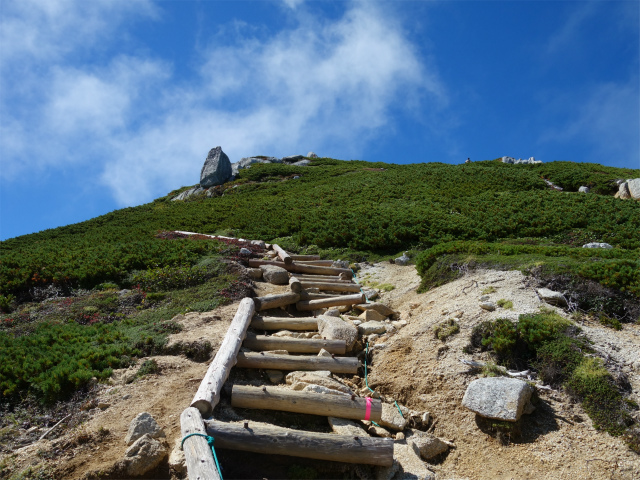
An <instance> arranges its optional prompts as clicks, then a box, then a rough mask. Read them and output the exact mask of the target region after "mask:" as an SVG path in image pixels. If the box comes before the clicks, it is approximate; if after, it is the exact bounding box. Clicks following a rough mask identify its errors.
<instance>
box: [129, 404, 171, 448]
mask: <svg viewBox="0 0 640 480" xmlns="http://www.w3.org/2000/svg"><path fill="white" fill-rule="evenodd" d="M144 435H149V437H150V438H159V437H164V430H162V428H161V427H160V425H158V423H157V422H156V421H155V419H154V418H153V417H152V416H151V414H149V413H147V412H142V413H139V414H138V415H136V417H135V418H134V419H133V420H131V423H130V424H129V430H128V431H127V436H126V437H125V439H124V441H125V442H126V444H127V445H131V444H132V443H134V442H135V441H136V440H138V439H139V438H141V437H142V436H144Z"/></svg>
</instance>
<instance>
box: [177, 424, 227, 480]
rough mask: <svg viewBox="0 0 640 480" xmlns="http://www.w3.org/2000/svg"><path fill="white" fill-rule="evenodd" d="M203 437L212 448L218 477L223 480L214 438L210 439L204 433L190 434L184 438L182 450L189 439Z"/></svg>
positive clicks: (181, 445)
mask: <svg viewBox="0 0 640 480" xmlns="http://www.w3.org/2000/svg"><path fill="white" fill-rule="evenodd" d="M194 436H195V437H203V438H205V439H206V440H207V443H208V444H209V446H210V447H211V452H212V453H213V459H214V460H215V461H216V468H217V469H218V475H220V480H222V471H221V470H220V464H219V463H218V456H217V455H216V449H215V448H213V442H214V440H215V439H214V438H213V437H210V436H209V435H204V434H202V433H190V434H189V435H187V436H186V437H184V438H183V439H182V443H181V444H180V448H183V447H184V441H185V440H186V439H187V438H189V437H194Z"/></svg>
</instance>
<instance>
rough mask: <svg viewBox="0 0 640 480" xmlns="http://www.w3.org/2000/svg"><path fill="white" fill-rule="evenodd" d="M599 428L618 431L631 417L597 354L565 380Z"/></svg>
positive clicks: (622, 431)
mask: <svg viewBox="0 0 640 480" xmlns="http://www.w3.org/2000/svg"><path fill="white" fill-rule="evenodd" d="M567 386H568V387H569V389H570V390H571V391H572V392H573V393H574V394H575V395H576V396H577V397H578V398H580V399H582V404H583V406H584V409H585V410H586V412H587V413H588V414H589V417H591V419H592V420H593V424H594V426H595V427H596V428H598V429H603V430H605V431H607V432H608V433H610V434H611V435H621V434H623V433H624V432H625V430H626V429H627V426H628V425H627V424H628V423H630V424H632V423H633V421H632V420H631V419H630V418H629V414H628V413H627V412H626V411H625V410H624V409H623V408H622V405H623V401H622V395H621V394H620V392H619V391H618V388H617V387H616V386H615V383H614V381H613V378H612V377H611V374H610V373H609V372H608V370H607V369H606V368H605V367H604V365H603V363H602V360H601V359H600V358H590V357H588V358H585V359H584V360H583V361H582V362H581V363H580V365H578V366H577V367H576V368H575V370H574V371H573V374H572V375H571V377H570V378H569V381H568V382H567Z"/></svg>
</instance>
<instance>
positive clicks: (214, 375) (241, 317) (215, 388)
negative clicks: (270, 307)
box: [191, 297, 255, 418]
mask: <svg viewBox="0 0 640 480" xmlns="http://www.w3.org/2000/svg"><path fill="white" fill-rule="evenodd" d="M254 312H255V304H254V302H253V300H252V299H251V298H248V297H247V298H243V299H242V300H241V301H240V305H239V306H238V310H237V312H236V315H235V316H234V317H233V320H232V321H231V325H229V329H228V330H227V334H226V335H225V336H224V340H222V345H220V349H219V350H218V352H217V353H216V356H215V357H214V358H213V361H212V362H211V364H210V365H209V368H208V369H207V373H206V374H205V376H204V378H203V379H202V382H200V386H199V387H198V391H197V392H196V395H195V397H193V400H192V401H191V406H192V407H195V408H197V409H198V410H199V411H200V413H201V414H202V416H203V417H204V418H207V417H210V416H211V414H212V413H213V409H214V407H215V406H216V405H217V403H218V401H219V400H220V392H221V391H222V385H223V384H224V382H225V381H226V380H227V377H228V376H229V371H230V370H231V367H233V366H234V365H235V363H236V355H237V354H238V352H239V351H240V346H241V345H242V340H243V339H244V337H245V335H246V334H247V328H248V327H249V323H251V318H252V317H253V313H254Z"/></svg>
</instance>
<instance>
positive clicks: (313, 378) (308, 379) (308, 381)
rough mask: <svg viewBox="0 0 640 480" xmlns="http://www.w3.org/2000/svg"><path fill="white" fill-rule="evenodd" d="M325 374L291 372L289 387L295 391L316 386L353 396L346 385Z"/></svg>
mask: <svg viewBox="0 0 640 480" xmlns="http://www.w3.org/2000/svg"><path fill="white" fill-rule="evenodd" d="M323 373H324V372H291V373H289V374H288V375H287V377H286V382H287V385H291V388H292V389H293V390H304V389H305V387H307V385H316V386H319V387H324V388H328V389H330V390H335V391H337V392H341V393H345V394H348V395H352V394H353V392H352V391H351V389H350V388H349V387H347V386H346V385H345V384H344V383H342V382H340V381H338V380H336V379H335V378H331V374H330V373H329V375H324V374H323Z"/></svg>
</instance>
